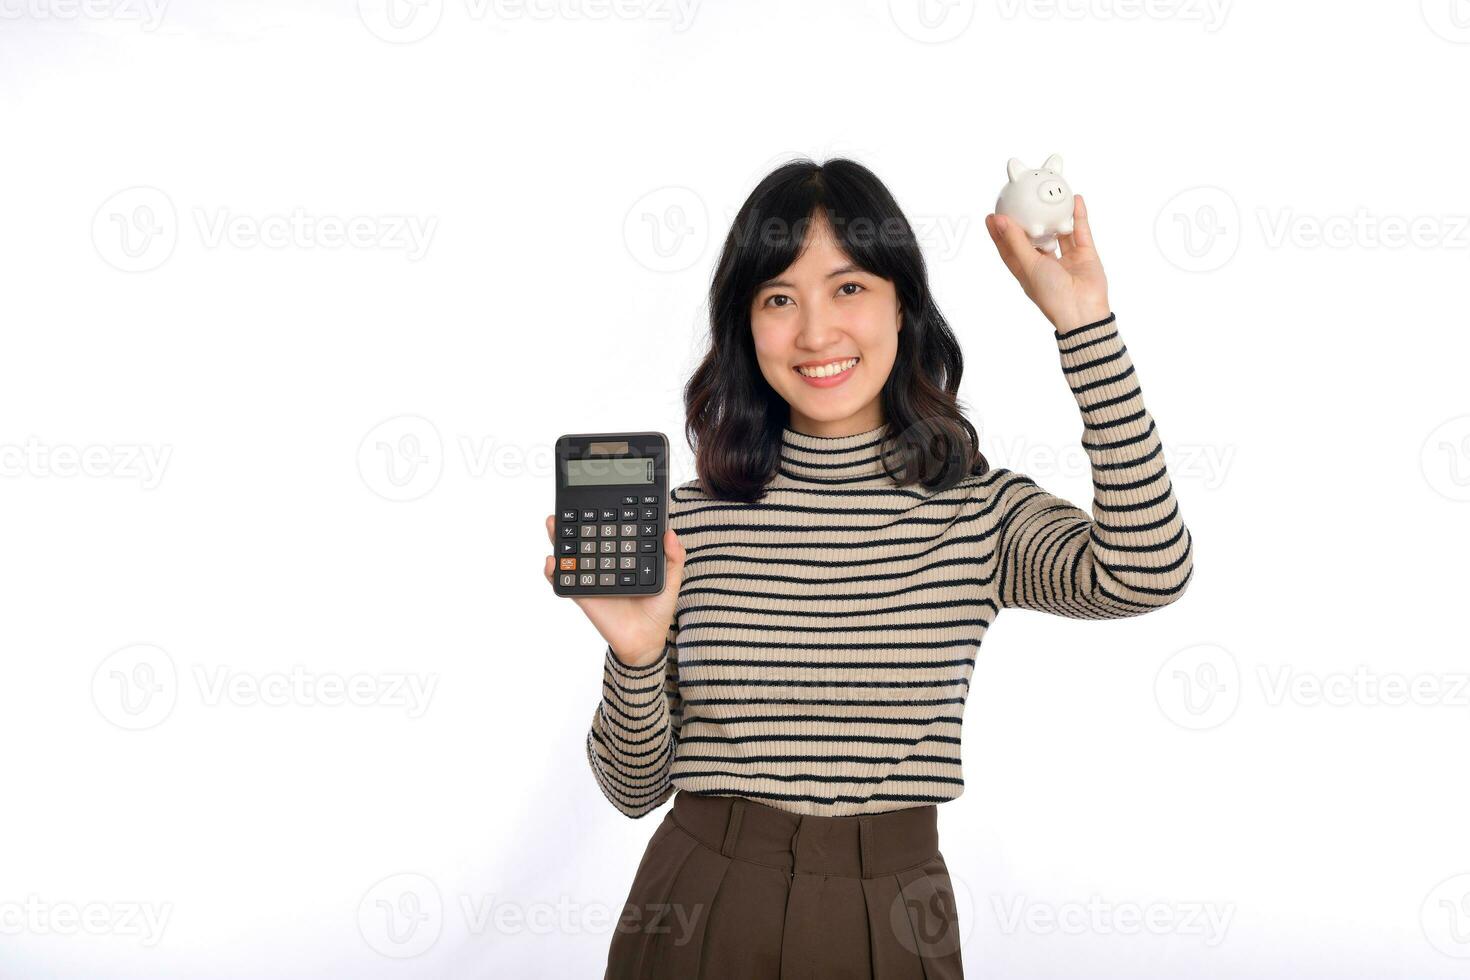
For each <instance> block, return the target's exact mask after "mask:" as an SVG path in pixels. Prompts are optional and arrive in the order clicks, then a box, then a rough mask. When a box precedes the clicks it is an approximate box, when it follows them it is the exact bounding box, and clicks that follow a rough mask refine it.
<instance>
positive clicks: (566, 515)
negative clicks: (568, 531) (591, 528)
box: [561, 510, 577, 523]
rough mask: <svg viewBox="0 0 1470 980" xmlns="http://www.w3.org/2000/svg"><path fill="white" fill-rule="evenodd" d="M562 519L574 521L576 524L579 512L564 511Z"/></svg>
mask: <svg viewBox="0 0 1470 980" xmlns="http://www.w3.org/2000/svg"><path fill="white" fill-rule="evenodd" d="M561 519H562V520H564V521H572V522H573V523H575V522H576V520H577V512H576V511H575V510H564V511H562V512H561Z"/></svg>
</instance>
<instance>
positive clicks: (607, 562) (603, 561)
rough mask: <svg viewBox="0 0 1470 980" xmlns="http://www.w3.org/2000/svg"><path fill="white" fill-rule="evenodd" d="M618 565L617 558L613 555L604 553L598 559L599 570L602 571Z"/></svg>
mask: <svg viewBox="0 0 1470 980" xmlns="http://www.w3.org/2000/svg"><path fill="white" fill-rule="evenodd" d="M617 567H618V564H617V559H616V558H614V557H613V556H612V555H603V556H602V557H601V558H599V559H597V570H598V571H600V572H605V571H608V570H610V569H614V568H617Z"/></svg>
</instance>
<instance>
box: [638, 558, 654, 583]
mask: <svg viewBox="0 0 1470 980" xmlns="http://www.w3.org/2000/svg"><path fill="white" fill-rule="evenodd" d="M653 579H654V570H653V559H652V558H642V557H640V558H639V559H638V584H639V585H652V584H653Z"/></svg>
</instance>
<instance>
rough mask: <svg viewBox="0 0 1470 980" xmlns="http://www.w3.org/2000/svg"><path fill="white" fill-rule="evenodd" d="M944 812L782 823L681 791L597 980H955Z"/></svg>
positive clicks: (654, 840)
mask: <svg viewBox="0 0 1470 980" xmlns="http://www.w3.org/2000/svg"><path fill="white" fill-rule="evenodd" d="M959 933H960V930H959V924H958V917H957V915H956V910H955V899H954V890H953V885H952V883H951V882H950V878H949V870H948V868H946V867H945V864H944V856H943V855H942V854H940V853H939V826H938V807H937V806H935V805H932V804H931V805H928V806H920V807H915V808H912V809H907V810H896V811H892V812H888V813H879V814H872V815H867V816H854V817H819V816H808V815H803V814H797V813H790V812H788V811H785V810H778V809H776V808H774V807H770V806H767V805H765V804H763V803H758V802H756V801H754V800H748V799H744V798H742V797H737V796H715V795H708V794H696V793H689V792H687V791H684V790H680V791H678V792H677V793H675V795H674V805H673V806H672V807H670V809H669V811H668V813H666V814H665V815H664V820H663V823H661V824H659V826H658V827H657V829H655V830H654V832H653V836H652V837H651V838H650V839H649V841H648V847H647V849H646V850H645V851H644V853H643V860H642V862H641V863H640V864H639V865H638V872H637V874H636V875H635V876H634V879H633V886H632V888H631V889H630V890H629V893H628V900H627V902H626V903H625V904H624V906H623V910H622V916H621V918H620V920H619V922H618V925H617V928H616V930H615V931H614V933H613V938H612V943H611V947H610V948H609V950H608V959H607V972H606V974H605V975H604V980H848V978H851V980H900V978H903V980H960V978H962V977H963V975H964V974H963V968H962V966H961V963H960V942H961V937H960V934H959Z"/></svg>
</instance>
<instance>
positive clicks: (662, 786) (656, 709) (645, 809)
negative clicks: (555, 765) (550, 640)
mask: <svg viewBox="0 0 1470 980" xmlns="http://www.w3.org/2000/svg"><path fill="white" fill-rule="evenodd" d="M677 632H678V630H677V627H675V626H670V627H669V635H668V638H667V640H666V641H665V643H664V649H663V653H661V654H659V658H658V659H657V660H656V661H654V662H653V663H651V664H648V665H646V666H643V667H628V666H626V665H625V664H623V662H622V661H620V660H618V658H617V656H616V655H615V654H614V653H613V649H612V646H611V644H609V645H607V648H606V650H605V651H604V652H603V660H602V700H601V701H599V702H598V705H597V710H596V712H595V713H594V714H593V716H592V728H591V730H590V731H588V733H587V761H588V763H589V764H590V765H591V767H592V775H593V777H594V778H595V779H596V780H597V785H598V786H600V787H601V788H602V793H603V795H604V796H606V797H607V798H608V801H609V802H611V803H612V805H613V806H615V807H617V808H618V810H620V811H621V812H622V813H624V814H625V815H627V816H629V817H641V816H643V815H644V814H646V813H649V812H651V811H652V810H654V809H656V808H657V807H658V806H659V804H661V803H663V802H664V801H665V800H667V799H668V798H669V797H670V796H672V795H673V792H674V787H673V786H672V785H671V783H670V779H669V777H670V770H671V769H672V767H673V762H674V751H675V749H676V748H677V747H678V740H679V726H680V717H681V715H682V713H683V710H682V708H683V706H682V704H681V703H680V698H679V672H678V654H677V653H676V650H677V646H676V643H675V636H676V634H677Z"/></svg>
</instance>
